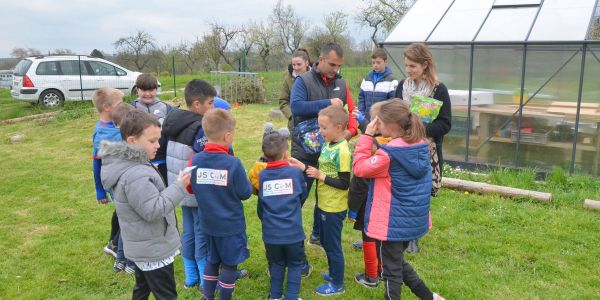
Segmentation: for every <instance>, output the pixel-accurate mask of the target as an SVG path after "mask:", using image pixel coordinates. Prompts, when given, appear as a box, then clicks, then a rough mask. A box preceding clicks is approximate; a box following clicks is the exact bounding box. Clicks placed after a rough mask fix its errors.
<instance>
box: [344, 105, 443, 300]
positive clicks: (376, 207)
mask: <svg viewBox="0 0 600 300" xmlns="http://www.w3.org/2000/svg"><path fill="white" fill-rule="evenodd" d="M376 133H381V135H382V136H384V137H391V138H392V140H391V141H390V142H389V143H388V144H387V145H386V146H382V147H381V148H380V149H378V150H377V151H376V152H375V154H374V155H371V148H372V147H373V143H374V138H373V136H374V135H375V134H376ZM354 157H355V160H354V164H353V171H354V174H356V176H360V177H364V178H373V182H372V184H370V186H369V199H368V200H367V205H366V210H365V220H364V227H365V229H364V232H365V234H366V236H368V237H370V238H373V239H375V240H376V244H377V253H379V255H380V260H381V266H382V269H383V271H382V272H381V276H382V277H383V280H384V282H385V295H384V297H385V299H400V291H401V288H402V284H403V283H405V284H406V285H407V286H408V287H409V288H410V289H411V291H412V292H413V293H415V295H416V296H417V297H418V298H419V299H436V300H437V299H442V298H441V297H440V296H439V295H437V294H434V293H432V292H431V291H430V290H429V288H427V286H426V285H425V283H424V282H423V281H422V280H421V279H420V278H419V276H418V275H417V273H416V272H415V271H414V269H413V268H412V267H411V266H410V264H408V262H406V261H405V260H404V257H403V253H404V250H406V248H407V246H408V242H409V241H410V240H414V239H417V238H420V237H422V236H423V235H425V234H426V233H427V231H428V230H429V202H430V197H431V165H430V164H429V143H428V142H427V140H426V137H425V127H424V126H423V124H422V123H421V120H420V118H419V117H418V116H417V115H416V114H413V113H411V112H410V111H409V109H408V105H407V104H406V103H404V102H401V101H393V100H392V101H386V102H384V103H383V104H382V105H381V107H380V108H379V113H378V114H377V116H376V117H374V118H373V120H372V121H371V122H370V123H369V125H368V126H367V128H366V131H365V133H364V134H363V135H362V136H361V137H360V139H359V140H358V143H357V145H356V150H355V152H354Z"/></svg>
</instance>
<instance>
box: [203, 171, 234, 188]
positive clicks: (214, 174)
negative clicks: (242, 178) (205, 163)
mask: <svg viewBox="0 0 600 300" xmlns="http://www.w3.org/2000/svg"><path fill="white" fill-rule="evenodd" d="M228 173H229V172H228V171H227V170H216V169H207V168H198V170H197V171H196V184H212V185H218V186H227V176H228Z"/></svg>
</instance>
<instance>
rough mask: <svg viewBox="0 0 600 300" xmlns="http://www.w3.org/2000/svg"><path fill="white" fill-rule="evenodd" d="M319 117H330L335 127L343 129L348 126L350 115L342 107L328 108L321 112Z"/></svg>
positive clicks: (333, 106) (332, 106)
mask: <svg viewBox="0 0 600 300" xmlns="http://www.w3.org/2000/svg"><path fill="white" fill-rule="evenodd" d="M319 116H325V117H328V118H329V120H330V121H331V123H332V124H333V125H342V129H346V126H347V125H348V113H347V112H346V110H345V109H344V108H343V107H341V106H335V105H330V106H327V107H325V108H323V109H321V111H319Z"/></svg>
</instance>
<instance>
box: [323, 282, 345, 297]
mask: <svg viewBox="0 0 600 300" xmlns="http://www.w3.org/2000/svg"><path fill="white" fill-rule="evenodd" d="M315 291H316V292H317V294H318V295H319V296H335V295H340V294H343V293H344V292H345V291H346V290H344V287H343V286H342V287H339V288H338V287H335V286H334V285H333V283H331V282H328V283H326V284H324V285H322V286H318V287H317V288H316V289H315Z"/></svg>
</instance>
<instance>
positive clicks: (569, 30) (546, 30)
mask: <svg viewBox="0 0 600 300" xmlns="http://www.w3.org/2000/svg"><path fill="white" fill-rule="evenodd" d="M595 4H596V1H595V0H570V1H561V0H546V1H544V5H542V9H541V10H540V14H539V15H538V17H537V20H536V21H535V25H534V26H533V30H532V31H531V35H530V36H529V40H530V41H574V40H575V41H582V40H584V39H585V38H586V34H587V30H588V26H589V25H590V19H591V18H592V15H593V13H594V5H595Z"/></svg>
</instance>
